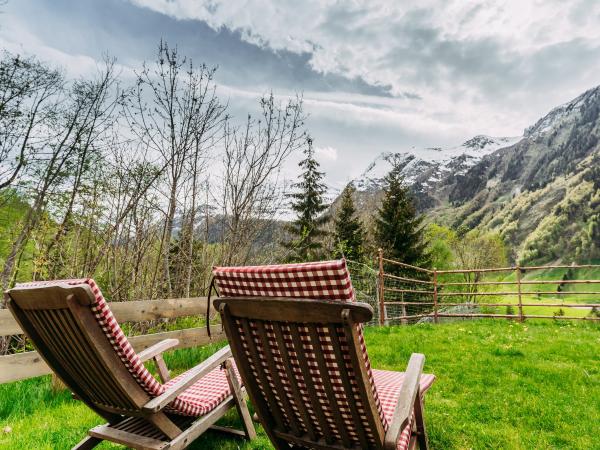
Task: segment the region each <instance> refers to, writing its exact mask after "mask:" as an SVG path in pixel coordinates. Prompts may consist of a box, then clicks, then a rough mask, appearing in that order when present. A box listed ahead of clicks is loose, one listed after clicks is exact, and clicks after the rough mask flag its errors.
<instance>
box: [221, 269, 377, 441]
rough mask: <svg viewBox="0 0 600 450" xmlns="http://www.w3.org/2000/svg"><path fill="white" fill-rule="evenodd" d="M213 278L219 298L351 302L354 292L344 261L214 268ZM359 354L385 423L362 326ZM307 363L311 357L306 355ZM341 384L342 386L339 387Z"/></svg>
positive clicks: (359, 335)
mask: <svg viewBox="0 0 600 450" xmlns="http://www.w3.org/2000/svg"><path fill="white" fill-rule="evenodd" d="M213 275H214V280H215V284H216V287H217V291H218V293H219V296H221V297H243V296H257V297H287V298H299V299H314V300H337V301H342V302H349V301H354V289H353V288H352V281H351V279H350V272H349V271H348V267H347V266H346V260H344V259H341V260H335V261H324V262H310V263H299V264H280V265H269V266H243V267H214V268H213ZM357 329H358V339H359V342H360V346H361V353H362V355H363V359H364V361H365V367H366V369H367V374H368V376H369V379H370V380H371V388H372V392H373V397H374V399H375V404H376V405H377V408H378V410H379V415H380V418H381V420H382V422H383V424H384V427H385V428H386V429H387V422H386V419H385V416H384V414H383V411H382V409H381V405H380V404H379V399H378V396H377V390H376V388H375V384H374V381H373V375H372V373H371V362H370V360H369V355H368V353H367V347H366V344H365V340H364V336H363V331H362V325H359V326H358V327H357ZM307 357H308V358H309V360H310V355H307ZM340 384H341V383H340Z"/></svg>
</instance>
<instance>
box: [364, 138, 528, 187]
mask: <svg viewBox="0 0 600 450" xmlns="http://www.w3.org/2000/svg"><path fill="white" fill-rule="evenodd" d="M520 139H521V137H492V136H486V135H477V136H474V137H472V138H471V139H469V140H467V141H466V142H464V143H463V144H461V145H459V146H455V147H449V148H444V147H427V148H423V149H416V148H414V147H413V148H411V149H410V150H408V151H404V152H396V153H395V152H382V153H380V154H379V155H378V156H377V157H376V158H375V159H374V160H373V162H372V163H371V164H369V166H368V167H367V168H366V170H365V171H364V172H363V173H362V174H361V175H360V177H358V178H357V179H355V180H353V183H354V186H355V187H356V189H357V190H358V191H376V190H379V189H381V187H382V185H383V178H384V177H385V175H386V174H388V173H389V172H390V171H391V170H392V168H394V167H398V166H399V167H401V169H402V176H403V177H404V180H405V182H406V183H407V184H411V185H412V184H415V183H421V184H424V185H431V184H432V183H435V182H437V181H439V179H440V178H441V177H442V175H444V174H448V173H449V172H452V173H454V174H460V173H463V172H464V171H466V170H467V169H468V168H469V167H471V166H473V165H475V164H476V163H477V162H479V161H480V160H481V158H483V157H484V156H485V155H488V154H490V153H493V152H495V151H496V150H498V149H500V148H504V147H508V146H510V145H513V144H514V143H516V142H518V141H519V140H520Z"/></svg>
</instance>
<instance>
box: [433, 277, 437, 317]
mask: <svg viewBox="0 0 600 450" xmlns="http://www.w3.org/2000/svg"><path fill="white" fill-rule="evenodd" d="M437 278H438V274H437V269H436V268H435V267H434V268H433V322H434V323H438V283H437Z"/></svg>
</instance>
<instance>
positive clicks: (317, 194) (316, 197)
mask: <svg viewBox="0 0 600 450" xmlns="http://www.w3.org/2000/svg"><path fill="white" fill-rule="evenodd" d="M307 144H308V145H307V148H306V150H304V154H305V155H306V157H305V158H304V159H303V160H302V161H300V163H299V166H300V168H301V169H302V173H301V175H300V177H299V181H298V182H297V183H294V184H293V185H292V187H293V188H294V189H296V192H294V193H292V194H289V197H290V198H291V199H292V202H291V207H292V210H293V211H294V212H295V213H296V214H297V218H296V220H294V221H293V222H292V223H291V224H290V225H289V226H287V227H286V229H287V231H288V232H289V233H290V234H291V235H292V239H291V240H290V241H288V242H286V243H284V244H283V245H284V247H286V248H287V249H288V254H289V256H288V258H287V259H288V260H290V261H299V262H302V261H311V260H315V259H318V258H319V257H320V256H321V254H322V246H323V244H322V242H321V240H320V238H321V237H322V236H323V234H324V231H323V230H322V229H321V227H322V225H323V224H324V222H325V221H326V220H327V218H326V217H324V216H323V215H322V213H323V212H324V211H325V210H326V209H327V205H326V204H325V201H324V199H323V195H324V194H325V192H326V190H327V187H326V186H325V184H324V183H323V182H322V180H323V175H324V173H323V172H321V171H319V163H318V161H317V160H316V159H315V151H314V149H313V145H312V144H313V143H312V139H311V138H308V139H307Z"/></svg>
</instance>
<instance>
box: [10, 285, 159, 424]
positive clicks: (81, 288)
mask: <svg viewBox="0 0 600 450" xmlns="http://www.w3.org/2000/svg"><path fill="white" fill-rule="evenodd" d="M6 298H7V304H8V307H9V309H10V310H11V311H12V313H13V315H14V316H15V319H16V320H17V321H18V322H19V325H20V326H21V328H22V329H23V331H24V332H25V334H26V335H27V336H28V337H29V339H30V340H31V342H32V343H33V345H34V346H35V348H36V349H37V351H38V352H39V354H40V355H41V356H42V358H44V360H45V361H46V363H47V364H48V365H49V366H50V368H51V369H52V370H53V371H54V372H55V373H56V374H57V375H58V376H59V377H60V378H61V379H62V381H63V382H64V383H65V384H66V385H67V386H68V387H69V389H71V390H72V391H73V393H74V394H75V395H77V396H78V397H79V398H80V399H81V400H82V401H84V402H85V403H87V404H88V405H89V406H90V407H91V408H92V409H94V410H95V411H96V412H98V413H99V414H101V415H103V416H105V417H106V416H110V415H111V414H129V415H141V407H142V406H143V405H144V404H145V403H147V402H148V400H149V399H150V398H151V397H154V396H157V395H160V394H161V393H162V392H163V391H164V388H163V386H162V385H161V384H160V383H159V382H158V381H157V380H156V379H155V378H154V377H153V376H152V374H150V373H149V372H148V371H147V370H146V368H145V367H144V365H143V364H142V363H141V362H140V360H139V358H138V356H137V354H136V353H135V351H134V350H133V348H132V347H131V344H130V343H129V341H128V340H127V338H126V337H125V334H124V333H123V332H122V330H121V328H120V327H119V325H118V323H117V322H116V320H115V318H114V316H113V314H112V312H111V311H110V308H109V307H108V304H107V303H106V301H105V300H104V298H103V297H102V294H101V292H100V290H99V289H98V287H97V286H96V284H95V283H94V281H93V280H91V279H86V280H61V281H54V282H40V283H29V284H24V285H18V286H17V287H15V288H13V289H11V290H9V291H7V293H6Z"/></svg>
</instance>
